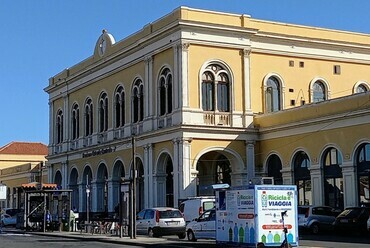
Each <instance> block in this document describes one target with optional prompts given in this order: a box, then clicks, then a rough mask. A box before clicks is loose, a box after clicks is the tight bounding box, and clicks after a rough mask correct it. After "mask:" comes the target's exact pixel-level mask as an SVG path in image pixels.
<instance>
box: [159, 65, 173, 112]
mask: <svg viewBox="0 0 370 248" xmlns="http://www.w3.org/2000/svg"><path fill="white" fill-rule="evenodd" d="M158 99H159V115H161V116H162V115H166V114H170V113H171V112H172V74H171V71H170V70H169V69H168V68H166V69H164V70H163V71H162V73H161V75H160V77H159V98H158Z"/></svg>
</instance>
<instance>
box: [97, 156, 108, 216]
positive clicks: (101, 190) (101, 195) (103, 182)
mask: <svg viewBox="0 0 370 248" xmlns="http://www.w3.org/2000/svg"><path fill="white" fill-rule="evenodd" d="M96 197H97V201H96V202H97V206H96V211H97V212H100V213H102V214H103V215H107V213H108V170H107V166H106V165H105V164H104V163H102V164H100V165H99V167H98V171H97V174H96Z"/></svg>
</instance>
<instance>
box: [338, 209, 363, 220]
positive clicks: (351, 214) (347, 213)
mask: <svg viewBox="0 0 370 248" xmlns="http://www.w3.org/2000/svg"><path fill="white" fill-rule="evenodd" d="M360 213H361V209H359V208H349V209H345V210H344V211H343V212H342V213H340V215H339V216H338V217H347V218H354V217H357V216H358V215H360Z"/></svg>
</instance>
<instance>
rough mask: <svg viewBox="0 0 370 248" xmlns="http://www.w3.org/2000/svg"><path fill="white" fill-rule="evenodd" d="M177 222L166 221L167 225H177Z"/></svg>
mask: <svg viewBox="0 0 370 248" xmlns="http://www.w3.org/2000/svg"><path fill="white" fill-rule="evenodd" d="M178 224H179V222H178V221H169V222H167V226H177V225H178Z"/></svg>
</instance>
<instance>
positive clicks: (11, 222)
mask: <svg viewBox="0 0 370 248" xmlns="http://www.w3.org/2000/svg"><path fill="white" fill-rule="evenodd" d="M1 224H2V226H15V225H16V224H17V215H14V216H10V215H9V214H2V215H1Z"/></svg>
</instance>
